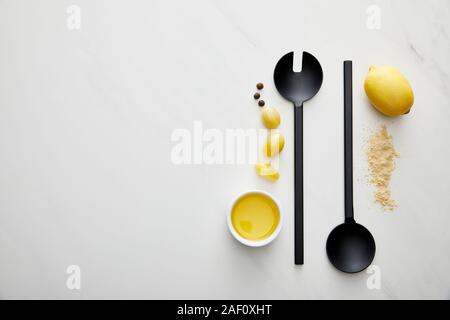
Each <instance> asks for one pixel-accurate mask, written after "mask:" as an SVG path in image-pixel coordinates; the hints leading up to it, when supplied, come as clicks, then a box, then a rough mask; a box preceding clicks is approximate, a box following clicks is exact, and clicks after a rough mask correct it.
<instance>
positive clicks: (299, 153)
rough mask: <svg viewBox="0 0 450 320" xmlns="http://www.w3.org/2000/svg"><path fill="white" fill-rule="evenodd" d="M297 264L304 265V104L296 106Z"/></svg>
mask: <svg viewBox="0 0 450 320" xmlns="http://www.w3.org/2000/svg"><path fill="white" fill-rule="evenodd" d="M294 110H295V117H294V119H295V121H294V127H295V129H294V130H295V136H294V141H295V158H294V162H295V167H294V170H295V189H294V195H295V222H294V225H295V230H294V231H295V232H294V233H295V242H294V247H295V264H296V265H302V264H303V255H304V254H303V104H301V105H299V106H297V105H296V106H295V108H294Z"/></svg>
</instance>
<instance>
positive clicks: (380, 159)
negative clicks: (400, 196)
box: [367, 125, 399, 211]
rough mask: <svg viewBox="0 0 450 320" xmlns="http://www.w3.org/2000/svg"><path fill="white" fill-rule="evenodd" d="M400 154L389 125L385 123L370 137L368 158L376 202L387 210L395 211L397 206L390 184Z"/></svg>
mask: <svg viewBox="0 0 450 320" xmlns="http://www.w3.org/2000/svg"><path fill="white" fill-rule="evenodd" d="M398 156H399V155H398V153H397V152H396V151H395V148H394V144H393V143H392V137H391V135H390V134H389V132H388V130H387V127H386V126H385V125H383V126H382V127H381V129H380V130H379V131H378V132H376V133H374V134H373V135H372V136H371V137H370V139H369V144H368V148H367V160H368V164H369V173H370V183H372V184H373V185H374V186H375V188H376V190H375V202H378V203H379V204H380V205H381V207H382V208H383V209H384V210H386V211H393V210H394V209H395V208H396V207H397V204H396V202H395V200H393V199H392V198H391V191H390V189H389V184H390V181H391V176H392V173H393V171H394V169H395V159H396V158H398Z"/></svg>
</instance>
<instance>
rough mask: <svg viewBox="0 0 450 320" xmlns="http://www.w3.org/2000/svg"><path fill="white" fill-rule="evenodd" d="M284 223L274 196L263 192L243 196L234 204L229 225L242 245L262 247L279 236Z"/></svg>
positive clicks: (252, 192) (248, 193)
mask: <svg viewBox="0 0 450 320" xmlns="http://www.w3.org/2000/svg"><path fill="white" fill-rule="evenodd" d="M281 223H282V216H281V211H280V207H279V205H278V204H277V202H276V201H275V200H274V198H273V197H272V196H270V195H269V194H267V193H265V192H262V191H251V192H247V193H245V194H243V195H241V196H240V197H239V198H238V199H237V200H236V201H235V202H234V204H233V206H232V208H231V212H230V214H229V221H228V225H229V228H230V231H231V233H232V234H233V236H234V237H235V238H236V239H237V240H238V241H240V242H241V243H243V244H245V245H248V246H251V247H260V246H264V245H266V244H268V243H270V242H271V241H272V240H273V239H275V238H276V236H277V235H278V233H279V231H280V228H281Z"/></svg>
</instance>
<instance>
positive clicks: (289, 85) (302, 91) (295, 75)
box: [273, 52, 323, 265]
mask: <svg viewBox="0 0 450 320" xmlns="http://www.w3.org/2000/svg"><path fill="white" fill-rule="evenodd" d="M293 64H294V52H289V53H288V54H286V55H284V56H283V57H282V58H281V59H280V61H278V63H277V65H276V67H275V72H274V76H273V77H274V81H275V86H276V88H277V90H278V92H279V93H280V94H281V95H282V96H283V97H284V98H285V99H287V100H289V101H291V102H293V103H294V106H295V108H294V110H295V122H294V123H295V136H294V140H295V160H294V162H295V264H297V265H302V264H303V103H304V102H306V101H308V100H309V99H311V98H312V97H314V96H315V95H316V94H317V92H318V91H319V90H320V87H321V86H322V80H323V72H322V67H321V66H320V63H319V61H318V60H317V59H316V58H315V57H314V56H313V55H311V54H310V53H308V52H303V59H302V71H301V72H294V70H293Z"/></svg>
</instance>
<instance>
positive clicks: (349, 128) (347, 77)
mask: <svg viewBox="0 0 450 320" xmlns="http://www.w3.org/2000/svg"><path fill="white" fill-rule="evenodd" d="M352 78H353V63H352V61H344V144H345V152H344V162H345V221H346V222H354V221H355V220H354V214H353V110H352V109H353V79H352Z"/></svg>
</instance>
